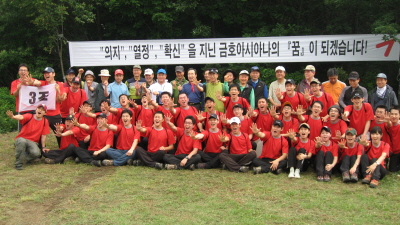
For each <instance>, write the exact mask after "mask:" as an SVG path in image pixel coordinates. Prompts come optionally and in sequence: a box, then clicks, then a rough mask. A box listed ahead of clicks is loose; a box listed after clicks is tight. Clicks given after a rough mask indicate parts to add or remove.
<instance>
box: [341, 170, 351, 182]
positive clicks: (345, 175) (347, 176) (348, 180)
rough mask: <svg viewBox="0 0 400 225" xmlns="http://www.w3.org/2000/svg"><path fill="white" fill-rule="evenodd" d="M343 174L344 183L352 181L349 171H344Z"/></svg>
mask: <svg viewBox="0 0 400 225" xmlns="http://www.w3.org/2000/svg"><path fill="white" fill-rule="evenodd" d="M342 176H343V182H344V183H348V182H350V174H349V171H346V172H343V173H342Z"/></svg>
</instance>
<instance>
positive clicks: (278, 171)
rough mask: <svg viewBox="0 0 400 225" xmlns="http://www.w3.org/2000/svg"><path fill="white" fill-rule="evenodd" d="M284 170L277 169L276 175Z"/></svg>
mask: <svg viewBox="0 0 400 225" xmlns="http://www.w3.org/2000/svg"><path fill="white" fill-rule="evenodd" d="M282 172H283V169H277V170H275V174H276V175H278V174H281V173H282Z"/></svg>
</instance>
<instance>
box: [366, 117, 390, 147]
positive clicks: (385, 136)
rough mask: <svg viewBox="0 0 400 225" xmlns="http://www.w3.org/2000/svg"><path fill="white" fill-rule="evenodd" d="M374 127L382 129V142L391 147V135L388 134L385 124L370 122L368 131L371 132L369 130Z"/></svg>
mask: <svg viewBox="0 0 400 225" xmlns="http://www.w3.org/2000/svg"><path fill="white" fill-rule="evenodd" d="M376 126H377V127H380V128H381V129H382V141H384V142H386V143H387V144H389V145H390V147H392V146H393V145H392V140H391V137H390V135H391V133H388V131H389V129H388V128H387V126H386V123H385V122H382V123H377V122H376V121H375V120H372V121H371V125H370V126H369V131H371V129H372V128H373V127H376ZM394 140H395V139H394Z"/></svg>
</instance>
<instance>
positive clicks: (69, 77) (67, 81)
mask: <svg viewBox="0 0 400 225" xmlns="http://www.w3.org/2000/svg"><path fill="white" fill-rule="evenodd" d="M74 77H75V71H74V70H73V69H68V70H67V71H66V72H65V82H64V86H63V87H64V88H68V87H71V85H72V79H73V78H74Z"/></svg>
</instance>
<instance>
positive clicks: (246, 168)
mask: <svg viewBox="0 0 400 225" xmlns="http://www.w3.org/2000/svg"><path fill="white" fill-rule="evenodd" d="M239 172H241V173H247V172H249V167H248V166H242V167H240V168H239Z"/></svg>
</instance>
